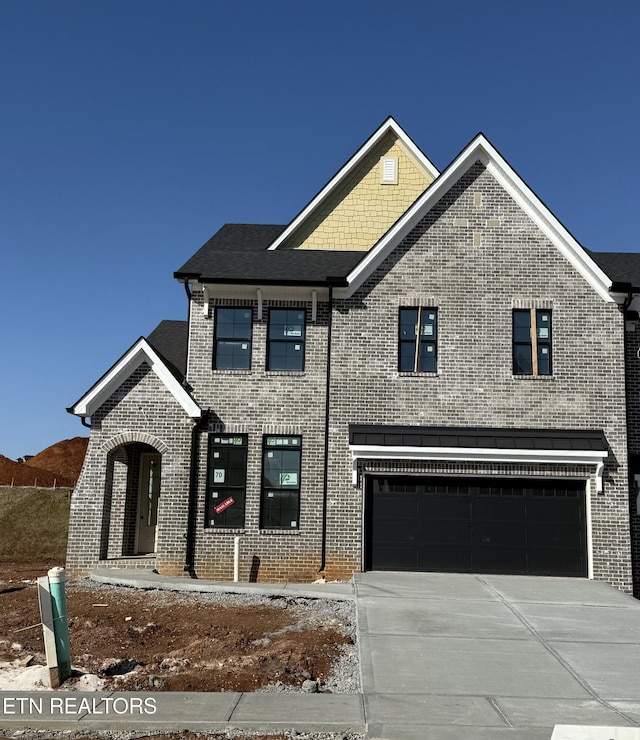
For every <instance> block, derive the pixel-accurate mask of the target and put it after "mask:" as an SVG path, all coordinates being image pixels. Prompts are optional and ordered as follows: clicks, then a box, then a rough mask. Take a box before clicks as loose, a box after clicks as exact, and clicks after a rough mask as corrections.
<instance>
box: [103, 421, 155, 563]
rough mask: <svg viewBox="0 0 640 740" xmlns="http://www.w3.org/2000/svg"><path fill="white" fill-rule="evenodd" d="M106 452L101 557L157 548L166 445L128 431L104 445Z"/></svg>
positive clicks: (131, 554) (145, 552) (150, 551)
mask: <svg viewBox="0 0 640 740" xmlns="http://www.w3.org/2000/svg"><path fill="white" fill-rule="evenodd" d="M103 450H104V451H105V452H106V455H107V476H106V479H105V486H106V490H105V496H104V509H103V518H102V537H101V553H100V559H101V560H105V559H113V558H122V557H136V556H144V555H147V556H148V555H152V554H154V553H155V551H156V541H157V524H158V507H159V506H160V500H161V496H162V457H163V453H164V452H165V451H166V445H164V444H163V443H162V442H161V440H159V439H157V438H155V437H152V435H149V434H140V433H135V432H127V433H126V434H123V435H118V436H117V437H115V438H113V439H111V440H110V441H109V443H107V444H106V445H104V447H103Z"/></svg>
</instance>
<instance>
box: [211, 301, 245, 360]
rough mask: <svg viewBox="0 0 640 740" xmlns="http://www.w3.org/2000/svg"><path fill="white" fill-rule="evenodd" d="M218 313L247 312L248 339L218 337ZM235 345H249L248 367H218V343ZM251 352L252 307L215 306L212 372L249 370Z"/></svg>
mask: <svg viewBox="0 0 640 740" xmlns="http://www.w3.org/2000/svg"><path fill="white" fill-rule="evenodd" d="M220 311H245V312H246V311H248V312H249V336H248V337H235V336H221V335H220V321H219V319H218V315H219V312H220ZM220 342H227V343H235V344H244V343H246V344H248V345H249V365H248V367H244V366H243V367H219V366H218V365H219V354H220V353H219V349H218V348H219V343H220ZM252 350H253V307H252V306H216V307H215V310H214V328H213V360H212V365H213V369H214V370H223V371H224V370H251V354H252Z"/></svg>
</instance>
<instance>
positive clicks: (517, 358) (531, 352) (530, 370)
mask: <svg viewBox="0 0 640 740" xmlns="http://www.w3.org/2000/svg"><path fill="white" fill-rule="evenodd" d="M551 372H552V364H551V311H548V310H542V309H539V308H532V309H525V310H517V311H514V312H513V374H514V375H551Z"/></svg>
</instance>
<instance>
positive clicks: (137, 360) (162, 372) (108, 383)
mask: <svg viewBox="0 0 640 740" xmlns="http://www.w3.org/2000/svg"><path fill="white" fill-rule="evenodd" d="M185 323H186V322H182V321H175V322H172V321H171V322H161V324H160V325H159V326H158V327H156V329H155V330H154V331H153V332H152V333H151V335H150V338H152V337H153V341H154V342H155V343H156V344H157V345H159V346H160V347H162V348H163V349H164V351H165V352H167V353H168V354H170V355H172V356H173V358H174V360H176V361H177V362H180V359H179V357H178V354H181V351H182V350H181V349H179V347H178V345H179V342H180V341H181V337H182V336H186V335H183V333H182V327H181V326H176V325H179V324H185ZM154 335H155V336H154ZM185 358H186V350H185ZM185 361H186V360H185ZM145 362H146V363H147V364H148V365H149V366H150V367H151V370H152V371H153V372H154V373H155V374H156V376H157V377H158V378H159V379H160V381H161V382H162V383H163V384H164V386H165V387H166V388H167V390H168V391H169V392H170V393H171V395H172V396H173V397H174V398H175V399H176V401H177V402H178V403H179V404H180V406H182V408H183V409H184V410H185V412H186V413H187V414H188V415H189V416H191V417H192V418H194V419H199V418H200V417H201V416H202V409H201V408H200V407H199V406H198V404H197V403H196V402H195V401H194V400H193V398H192V397H191V395H190V394H189V393H188V392H187V390H186V388H185V387H184V385H183V383H182V377H183V376H182V374H181V373H180V371H179V369H178V368H177V367H176V366H175V365H174V364H173V362H171V361H168V360H167V359H165V358H164V357H163V356H162V354H161V353H160V352H159V351H158V350H156V349H155V347H154V346H152V344H151V343H150V342H149V341H148V340H147V339H145V338H144V337H140V339H138V340H137V341H135V342H134V343H133V344H132V345H131V347H129V349H128V350H127V351H126V352H125V353H124V354H123V355H122V357H121V358H120V359H119V360H118V361H117V362H116V363H115V364H114V365H112V366H111V368H110V369H109V370H107V372H106V373H105V374H104V375H103V376H102V377H101V378H100V380H98V382H97V383H95V384H94V385H93V386H92V387H91V388H90V389H89V390H88V391H87V392H86V393H85V394H84V395H83V396H82V397H81V398H80V399H79V400H78V401H76V403H74V404H73V406H70V407H69V408H68V409H67V411H68V412H69V413H70V414H75V415H76V416H81V417H88V416H91V415H92V414H94V413H95V412H96V411H97V410H98V409H99V408H100V406H102V404H103V403H104V402H105V401H106V400H107V399H108V398H110V397H111V396H112V395H113V393H115V391H116V390H117V389H118V388H119V387H120V386H121V385H122V384H123V383H124V382H125V380H127V378H129V377H130V376H131V374H132V373H133V372H134V371H135V370H137V369H138V368H139V367H140V365H142V364H143V363H145Z"/></svg>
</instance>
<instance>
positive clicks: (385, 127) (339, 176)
mask: <svg viewBox="0 0 640 740" xmlns="http://www.w3.org/2000/svg"><path fill="white" fill-rule="evenodd" d="M389 131H392V132H393V133H394V134H395V135H396V136H397V137H398V139H400V141H402V143H403V144H404V145H405V146H406V147H407V149H408V150H409V151H410V152H411V154H412V155H413V156H414V157H415V158H416V160H417V161H418V163H419V164H421V165H422V166H423V167H424V169H425V170H426V171H427V172H428V173H429V174H430V175H431V176H432V177H434V178H437V177H438V175H439V174H440V173H439V171H438V170H437V169H436V167H435V166H434V165H433V163H432V162H431V161H430V160H429V159H428V158H427V157H426V156H425V154H424V153H423V152H422V151H421V150H420V148H419V147H418V146H416V144H415V142H414V141H413V140H412V139H411V138H410V137H409V136H408V135H407V133H406V132H405V131H404V130H403V129H402V128H401V127H400V126H399V125H398V124H397V123H396V122H395V121H394V120H393V118H387V120H386V121H385V122H384V123H383V124H382V125H381V126H380V128H378V129H377V130H376V131H375V132H374V133H373V134H372V135H371V136H370V137H369V139H367V141H366V142H365V143H364V144H363V145H362V146H361V147H360V149H358V151H357V152H356V153H355V154H354V155H353V156H352V157H351V159H350V160H349V161H348V162H347V163H346V164H345V165H344V166H343V167H342V168H341V169H340V170H338V172H337V173H336V174H335V175H334V176H333V177H332V178H331V180H329V182H328V183H327V184H326V185H325V186H324V187H323V188H322V190H321V191H320V192H319V193H318V194H317V195H316V196H315V198H313V200H311V201H310V203H309V204H308V205H307V206H305V207H304V208H303V209H302V211H300V213H299V214H298V215H297V216H296V217H295V218H294V219H293V221H292V222H291V223H290V224H289V225H288V226H287V228H286V229H285V230H284V231H283V232H282V234H280V236H279V237H278V238H277V239H276V240H275V241H274V242H273V244H271V246H270V247H269V249H270V250H271V249H277V248H278V247H279V246H280V245H281V244H282V243H283V242H284V241H285V240H286V239H287V238H288V237H289V236H290V235H291V234H292V233H293V232H294V231H295V230H296V229H297V228H298V226H300V224H301V223H302V222H303V221H304V220H305V219H306V218H307V217H308V216H309V215H310V214H311V213H312V212H313V211H314V209H315V208H316V207H317V206H318V205H319V204H320V203H321V202H322V201H323V200H324V199H325V198H326V197H327V196H328V195H329V193H331V191H332V190H333V189H334V188H335V187H337V186H338V185H339V184H340V183H341V182H342V180H343V179H344V178H345V177H346V176H347V175H348V174H349V173H350V172H351V171H352V170H353V169H354V167H356V166H357V165H358V164H359V163H360V162H361V161H362V159H363V158H364V157H366V156H367V154H368V153H369V152H370V151H371V150H372V149H373V147H375V146H376V144H377V143H378V142H379V141H380V139H381V138H382V137H383V136H384V135H385V134H387V133H388V132H389Z"/></svg>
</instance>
